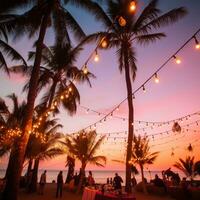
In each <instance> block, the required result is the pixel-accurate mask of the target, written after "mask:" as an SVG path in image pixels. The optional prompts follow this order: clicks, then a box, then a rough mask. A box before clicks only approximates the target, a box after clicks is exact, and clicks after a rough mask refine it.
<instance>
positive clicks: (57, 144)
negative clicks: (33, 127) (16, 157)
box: [25, 119, 64, 192]
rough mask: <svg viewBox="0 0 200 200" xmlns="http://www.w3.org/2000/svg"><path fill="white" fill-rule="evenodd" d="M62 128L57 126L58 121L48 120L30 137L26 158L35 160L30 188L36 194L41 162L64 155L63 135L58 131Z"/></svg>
mask: <svg viewBox="0 0 200 200" xmlns="http://www.w3.org/2000/svg"><path fill="white" fill-rule="evenodd" d="M61 127H62V126H61V125H60V124H57V120H56V119H52V120H50V119H47V120H46V121H45V122H43V124H42V126H41V127H40V128H39V129H38V130H37V131H38V132H37V133H35V134H34V135H31V136H30V137H29V141H28V144H27V148H26V153H25V157H26V158H27V159H30V160H32V161H33V160H34V167H33V175H32V180H31V181H30V183H31V184H30V188H29V191H30V192H35V191H36V189H37V176H38V169H39V163H40V161H41V160H46V159H51V158H53V157H55V156H58V155H61V154H63V153H64V148H62V144H61V139H62V138H63V135H62V134H61V133H59V132H58V129H59V128H61Z"/></svg>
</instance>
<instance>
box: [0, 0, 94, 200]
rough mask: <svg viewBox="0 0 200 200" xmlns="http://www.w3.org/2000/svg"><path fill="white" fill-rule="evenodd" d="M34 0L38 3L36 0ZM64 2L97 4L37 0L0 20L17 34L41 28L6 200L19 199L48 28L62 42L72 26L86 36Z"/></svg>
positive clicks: (85, 3) (87, 5)
mask: <svg viewBox="0 0 200 200" xmlns="http://www.w3.org/2000/svg"><path fill="white" fill-rule="evenodd" d="M33 2H34V3H35V1H33ZM61 2H62V3H68V2H73V3H75V4H77V5H79V6H82V7H84V8H88V10H90V9H91V8H92V9H91V10H94V7H95V6H94V4H93V3H91V1H88V0H87V1H80V0H75V1H74V0H73V1H72V0H59V1H58V0H42V1H37V5H35V4H34V6H33V8H32V9H31V10H29V11H28V12H26V13H24V14H22V15H18V16H15V15H12V16H9V19H5V20H3V21H1V23H0V29H2V30H5V31H9V33H15V35H18V36H19V35H23V33H27V32H28V33H29V36H30V37H31V36H33V35H34V33H35V32H36V31H37V30H38V29H39V37H38V40H37V43H36V55H35V60H34V65H33V70H32V72H31V78H30V84H29V91H28V95H27V108H26V113H25V116H24V118H23V127H22V130H23V134H22V137H21V139H20V140H19V141H18V147H19V148H18V149H16V151H14V152H15V153H14V152H13V153H11V155H10V160H12V159H14V158H16V159H18V160H17V162H14V163H12V166H13V168H12V171H11V172H10V176H9V177H7V182H6V186H5V189H4V192H3V198H4V199H7V200H9V199H13V200H17V194H18V185H19V178H20V174H21V171H22V166H23V160H24V154H25V149H26V145H27V142H28V139H29V132H30V130H31V128H32V115H33V110H34V103H35V98H36V95H37V84H38V79H39V71H40V63H41V58H42V49H43V42H44V38H45V35H46V31H47V28H48V27H49V26H50V25H51V24H52V25H53V28H54V30H55V39H56V42H57V43H58V44H60V45H61V46H62V45H65V44H68V43H70V41H69V37H68V36H69V34H68V30H69V29H71V30H73V32H74V33H75V36H76V37H77V38H79V39H80V38H82V37H83V36H85V34H84V32H83V31H82V29H81V28H80V26H79V25H78V23H77V22H76V20H75V19H74V18H73V17H72V15H71V14H70V12H69V11H68V10H66V9H65V8H64V7H63V6H62V4H61ZM91 5H92V6H91ZM33 19H34V20H33ZM9 162H11V161H9Z"/></svg>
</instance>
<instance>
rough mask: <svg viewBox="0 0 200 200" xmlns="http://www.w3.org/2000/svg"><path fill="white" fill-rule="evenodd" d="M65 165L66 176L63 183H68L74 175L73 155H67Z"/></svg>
mask: <svg viewBox="0 0 200 200" xmlns="http://www.w3.org/2000/svg"><path fill="white" fill-rule="evenodd" d="M66 167H68V170H67V177H66V181H65V183H70V181H71V180H72V178H73V176H74V169H75V159H74V158H73V156H69V155H68V156H67V162H66Z"/></svg>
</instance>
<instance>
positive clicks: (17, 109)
mask: <svg viewBox="0 0 200 200" xmlns="http://www.w3.org/2000/svg"><path fill="white" fill-rule="evenodd" d="M8 98H9V99H10V100H11V101H12V104H13V106H12V109H9V107H8V106H7V105H6V102H5V101H4V100H3V99H0V127H1V129H0V135H1V136H0V137H1V138H2V139H3V140H1V142H0V148H1V150H0V151H1V153H2V155H4V154H5V153H8V152H10V150H11V149H14V148H13V147H14V146H15V145H16V141H17V140H19V138H20V135H18V134H16V133H17V131H18V130H19V132H20V131H21V128H22V122H23V116H24V113H25V108H26V103H25V102H24V101H23V102H22V103H21V104H19V101H18V97H17V96H16V95H15V94H14V93H13V94H11V95H9V96H8ZM10 131H11V132H13V134H14V135H11V136H9V135H8V132H10ZM11 167H12V166H11V164H10V163H9V164H8V167H7V170H6V177H8V176H9V173H10V168H11Z"/></svg>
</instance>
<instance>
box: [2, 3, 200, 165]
mask: <svg viewBox="0 0 200 200" xmlns="http://www.w3.org/2000/svg"><path fill="white" fill-rule="evenodd" d="M141 2H142V3H141V4H140V6H139V9H142V8H143V7H144V6H145V5H146V2H148V1H141ZM180 6H185V7H186V8H187V9H188V12H189V14H188V15H187V16H186V17H185V18H184V19H182V20H180V21H179V22H178V23H176V24H174V25H172V26H169V27H166V28H165V29H162V31H164V32H165V33H166V34H167V37H166V38H164V39H162V40H160V41H158V42H157V43H155V44H151V45H149V46H145V47H141V46H138V45H136V46H135V47H136V50H137V67H138V72H137V77H136V81H135V82H134V84H133V88H134V89H136V88H137V87H138V86H140V85H141V84H142V83H143V82H144V81H145V80H146V79H147V78H148V77H149V76H150V75H151V74H152V73H153V72H154V71H155V70H156V69H157V68H158V67H159V66H160V65H161V64H162V63H163V62H164V61H165V60H166V59H167V58H169V56H171V55H172V54H173V53H174V52H175V51H176V50H177V49H178V48H179V47H180V46H181V45H182V44H183V43H184V42H185V41H186V40H187V39H188V38H189V37H190V36H192V34H193V33H194V32H195V31H196V30H197V29H198V28H199V27H200V23H199V18H200V14H199V13H200V12H199V9H200V1H198V0H176V1H174V0H168V1H166V0H160V6H159V7H160V8H161V10H163V11H167V10H169V9H172V8H175V7H180ZM70 10H71V11H72V13H73V14H74V16H75V17H76V19H77V20H78V21H80V24H81V25H82V27H83V29H84V30H85V32H86V33H92V32H94V31H98V30H102V27H101V25H100V23H98V22H96V21H95V20H94V19H93V18H92V16H91V15H89V14H86V13H85V12H83V11H81V10H79V9H77V8H76V9H75V8H70ZM138 12H140V11H138ZM197 38H199V41H200V34H199V35H197ZM52 41H53V33H52V31H51V30H50V31H49V32H48V34H47V37H46V44H52ZM31 45H32V41H30V40H27V39H21V40H19V41H18V42H16V43H15V44H14V46H16V48H17V49H18V50H19V51H20V52H21V53H22V54H23V55H24V56H26V55H27V52H28V51H29V50H30V49H31ZM93 48H94V46H93V45H89V46H85V50H84V51H83V52H82V53H81V55H80V58H79V59H78V62H77V66H80V67H81V66H82V65H83V64H84V62H85V60H86V59H87V57H88V55H89V54H90V52H91V50H92V49H93ZM178 56H179V57H181V59H182V64H180V65H176V64H175V63H174V62H173V61H171V62H170V63H169V64H168V65H167V66H166V67H165V68H164V69H163V70H162V71H161V72H160V73H159V74H158V75H159V78H160V83H159V84H154V83H153V82H150V83H148V84H147V86H146V90H147V92H146V93H145V94H144V93H143V92H142V91H141V92H138V93H137V94H136V99H135V101H134V107H135V119H136V120H143V121H167V120H171V119H175V118H178V117H181V116H184V115H186V114H190V113H193V112H196V111H199V110H200V101H199V99H200V93H199V86H200V80H199V74H200V66H199V61H200V60H199V59H200V50H199V51H197V50H195V48H194V42H193V41H192V42H191V43H189V44H188V45H187V46H186V47H185V48H184V49H183V50H182V51H181V52H180V54H178ZM116 60H117V58H116V56H115V50H109V51H101V52H100V62H99V63H95V62H93V61H91V62H89V64H88V67H89V69H90V71H91V72H93V73H94V74H95V75H96V76H97V79H95V80H92V88H90V87H89V86H88V85H87V84H84V85H82V86H78V88H79V89H80V94H81V105H83V106H86V107H89V108H91V109H94V110H98V111H102V112H105V113H106V112H108V111H110V110H111V109H112V108H113V107H114V106H116V105H117V104H118V103H119V102H120V101H121V100H123V99H124V98H126V86H125V81H124V74H120V72H119V70H118V64H117V62H116ZM24 80H25V79H23V78H21V77H17V76H15V77H14V78H12V79H10V80H9V79H8V77H6V75H5V74H4V73H2V72H1V88H0V92H1V97H5V96H6V95H8V94H10V93H11V92H15V93H16V94H18V95H19V96H20V98H21V99H23V98H24V97H25V94H21V89H22V85H23V83H24ZM117 115H120V116H125V117H126V116H127V105H126V103H125V104H123V106H122V107H121V108H120V111H119V113H118V114H117ZM58 117H59V118H60V122H61V123H62V124H63V125H64V128H63V131H64V132H66V133H71V132H74V131H78V130H80V129H82V128H84V127H86V126H88V125H90V124H92V123H94V122H95V121H98V120H99V119H100V117H99V116H98V115H95V114H93V113H91V112H90V113H89V114H86V113H85V111H84V110H83V109H81V108H80V109H78V112H77V115H75V116H73V117H69V116H68V115H67V114H66V112H62V113H61V114H60V115H59V116H58ZM191 120H192V119H191ZM195 128H196V127H193V129H195ZM168 129H171V124H170V126H168V127H167V126H166V127H165V129H164V130H168ZM126 130H127V122H123V121H122V120H117V119H113V120H108V121H107V122H106V123H104V124H103V125H102V126H101V127H99V126H98V127H97V131H98V132H115V131H116V132H117V131H126ZM159 131H160V129H156V128H154V130H153V131H151V132H152V133H157V132H159ZM172 138H173V139H174V140H175V139H176V136H173V135H172ZM196 138H199V135H195V134H192V133H191V135H190V136H188V138H187V137H183V139H182V140H180V142H178V141H176V142H175V143H172V144H171V143H170V145H169V144H166V145H160V146H159V147H157V149H156V150H159V151H162V150H163V149H166V148H168V150H167V151H165V152H164V153H161V154H160V155H162V156H159V158H158V160H157V162H156V164H155V167H156V168H162V167H166V166H169V165H170V164H172V163H173V162H174V159H175V160H176V159H177V158H178V156H180V155H182V154H183V152H184V154H186V152H185V150H184V147H187V145H188V143H189V142H190V140H191V141H192V139H196ZM111 140H112V139H111ZM164 141H166V142H167V140H164ZM177 143H178V144H179V143H180V144H179V146H181V145H182V147H183V148H182V149H181V150H177V154H175V155H176V157H175V158H173V159H172V160H171V162H169V163H167V162H166V161H165V162H163V155H167V156H170V153H171V147H173V145H176V144H177ZM107 148H112V149H113V150H112V151H113V152H111V154H112V155H111V156H113V158H115V156H116V155H117V150H119V149H120V148H122V145H121V144H119V143H118V142H117V143H116V144H113V143H112V144H111V145H108V144H107V145H106V146H105V147H104V150H105V151H106V149H107ZM197 151H198V149H197V148H196V149H195V151H194V154H196V152H197ZM103 153H106V152H103ZM120 156H121V155H120ZM116 158H118V157H117V156H116ZM199 158H200V157H199ZM122 159H123V158H122ZM64 162H65V158H64V157H59V158H57V159H56V161H55V160H54V161H51V162H49V163H48V164H45V165H42V166H43V167H44V166H45V167H52V166H53V168H57V167H60V168H63V167H64V164H63V163H64ZM52 163H53V164H52ZM161 163H162V164H161ZM120 167H121V166H120V165H119V164H114V163H111V162H108V164H107V168H120Z"/></svg>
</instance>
